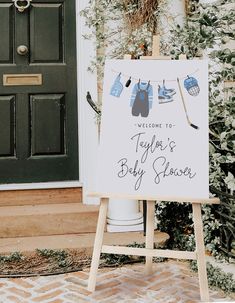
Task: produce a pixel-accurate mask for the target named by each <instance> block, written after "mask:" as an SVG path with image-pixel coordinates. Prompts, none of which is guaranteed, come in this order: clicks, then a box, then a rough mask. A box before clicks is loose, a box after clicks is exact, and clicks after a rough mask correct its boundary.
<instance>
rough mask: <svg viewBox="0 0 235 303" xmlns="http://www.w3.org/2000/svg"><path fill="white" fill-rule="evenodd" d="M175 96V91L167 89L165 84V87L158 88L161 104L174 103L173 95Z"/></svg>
mask: <svg viewBox="0 0 235 303" xmlns="http://www.w3.org/2000/svg"><path fill="white" fill-rule="evenodd" d="M174 94H175V90H174V89H173V88H172V89H167V88H166V87H165V84H164V82H163V86H160V85H159V86H158V100H159V104H163V103H169V102H172V101H174V100H173V95H174Z"/></svg>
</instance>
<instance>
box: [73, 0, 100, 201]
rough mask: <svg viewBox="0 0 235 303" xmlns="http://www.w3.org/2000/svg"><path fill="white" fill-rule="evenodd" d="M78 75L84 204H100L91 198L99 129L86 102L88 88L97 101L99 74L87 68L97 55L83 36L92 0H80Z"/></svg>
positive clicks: (80, 164)
mask: <svg viewBox="0 0 235 303" xmlns="http://www.w3.org/2000/svg"><path fill="white" fill-rule="evenodd" d="M76 4H77V10H76V15H77V75H78V86H77V87H78V121H79V126H78V133H79V138H78V139H79V167H80V181H81V182H82V184H83V203H86V204H91V203H92V204H97V203H98V200H97V199H94V198H89V197H87V193H88V192H89V191H91V190H92V189H93V184H94V173H95V167H96V155H97V149H98V129H97V125H96V123H95V114H94V111H93V109H92V108H91V107H90V105H89V104H88V103H87V101H86V94H87V91H89V92H90V93H91V96H92V98H93V99H94V100H97V77H96V74H92V73H91V72H88V71H87V68H88V66H89V64H90V61H91V59H92V58H93V57H94V56H95V54H96V49H95V45H94V43H93V42H92V41H90V40H86V39H84V38H83V35H84V34H87V33H89V29H88V28H87V26H85V19H84V18H83V17H81V16H80V11H81V10H82V9H84V8H85V7H86V6H88V4H89V1H88V0H82V1H79V0H77V2H76Z"/></svg>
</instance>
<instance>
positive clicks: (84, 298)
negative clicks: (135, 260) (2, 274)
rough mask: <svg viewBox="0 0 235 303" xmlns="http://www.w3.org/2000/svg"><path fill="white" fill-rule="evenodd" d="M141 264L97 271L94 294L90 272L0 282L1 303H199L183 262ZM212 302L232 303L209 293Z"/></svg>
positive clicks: (195, 284)
mask: <svg viewBox="0 0 235 303" xmlns="http://www.w3.org/2000/svg"><path fill="white" fill-rule="evenodd" d="M154 269H155V273H154V274H153V275H151V276H146V275H144V273H143V270H144V266H143V264H138V265H132V266H124V267H121V268H117V269H110V268H109V269H107V268H105V269H101V270H99V276H98V283H97V291H96V292H95V293H93V294H91V293H90V292H88V291H87V289H86V285H87V279H88V273H89V270H86V271H83V272H77V273H70V274H64V275H57V276H47V277H33V278H20V279H0V303H37V302H43V303H87V302H90V303H96V302H102V303H152V302H153V303H154V302H157V303H173V302H174V303H194V302H200V300H199V288H198V279H197V275H196V274H195V273H192V272H191V271H190V270H189V267H188V264H187V263H186V262H177V261H169V262H164V263H157V264H154ZM210 297H211V302H234V301H233V300H232V299H231V298H224V296H223V294H221V293H219V292H217V291H210Z"/></svg>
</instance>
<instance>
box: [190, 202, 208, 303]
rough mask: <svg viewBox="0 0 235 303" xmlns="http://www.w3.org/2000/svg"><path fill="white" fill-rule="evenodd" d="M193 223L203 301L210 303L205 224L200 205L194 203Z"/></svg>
mask: <svg viewBox="0 0 235 303" xmlns="http://www.w3.org/2000/svg"><path fill="white" fill-rule="evenodd" d="M193 221H194V235H195V242H196V254H197V266H198V278H199V287H200V295H201V300H202V301H203V302H209V289H208V280H207V272H206V256H205V245H204V236H203V223H202V214H201V204H200V203H193Z"/></svg>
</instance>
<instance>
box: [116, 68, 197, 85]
mask: <svg viewBox="0 0 235 303" xmlns="http://www.w3.org/2000/svg"><path fill="white" fill-rule="evenodd" d="M111 71H112V72H113V73H115V74H117V75H120V76H123V77H124V78H127V79H131V80H135V81H139V80H141V81H144V82H151V83H162V82H163V81H164V82H177V79H179V80H184V79H186V78H187V77H188V76H193V75H195V74H196V73H197V72H198V71H199V69H196V70H195V71H194V72H192V73H189V74H187V75H186V76H184V77H183V76H182V77H176V78H175V79H161V80H155V79H154V80H151V79H148V80H145V79H142V78H140V77H139V78H137V77H133V76H131V75H127V74H124V73H122V72H120V71H117V70H114V69H112V70H111Z"/></svg>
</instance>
